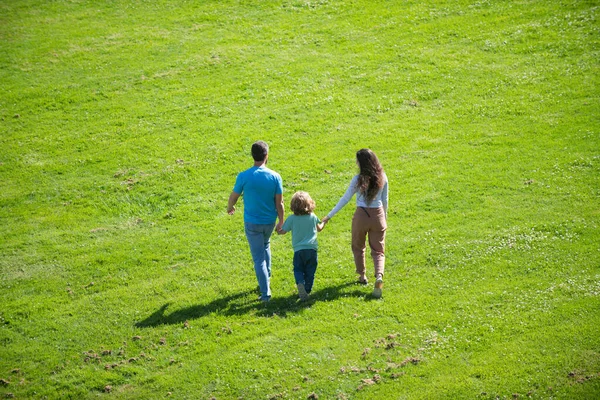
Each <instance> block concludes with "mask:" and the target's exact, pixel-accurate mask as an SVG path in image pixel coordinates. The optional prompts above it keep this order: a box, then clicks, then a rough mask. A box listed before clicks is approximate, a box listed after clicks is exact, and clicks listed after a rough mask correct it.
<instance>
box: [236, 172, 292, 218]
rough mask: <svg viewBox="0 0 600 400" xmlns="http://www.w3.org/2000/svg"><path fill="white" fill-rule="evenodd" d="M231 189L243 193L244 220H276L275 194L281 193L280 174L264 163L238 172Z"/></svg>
mask: <svg viewBox="0 0 600 400" xmlns="http://www.w3.org/2000/svg"><path fill="white" fill-rule="evenodd" d="M233 191H234V192H236V193H238V194H243V195H244V221H246V222H250V223H251V224H272V223H274V222H275V221H276V220H277V208H276V207H275V195H278V194H283V185H282V183H281V176H279V174H278V173H277V172H275V171H273V170H271V169H269V168H267V167H265V166H264V165H263V166H261V167H252V168H250V169H247V170H245V171H243V172H240V173H239V174H238V176H237V178H236V180H235V186H234V187H233Z"/></svg>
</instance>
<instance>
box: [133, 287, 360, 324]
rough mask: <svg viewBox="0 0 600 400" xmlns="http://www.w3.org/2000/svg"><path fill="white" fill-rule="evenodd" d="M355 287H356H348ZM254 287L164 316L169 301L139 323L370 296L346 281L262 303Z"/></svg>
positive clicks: (283, 312)
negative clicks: (307, 297)
mask: <svg viewBox="0 0 600 400" xmlns="http://www.w3.org/2000/svg"><path fill="white" fill-rule="evenodd" d="M350 287H355V289H353V290H348V288H350ZM256 295H257V292H256V291H255V290H247V291H244V292H241V293H236V294H233V295H230V296H227V297H222V298H219V299H216V300H214V301H211V302H210V303H208V304H198V305H195V306H191V307H186V308H182V309H179V310H175V311H173V312H172V313H170V314H168V315H165V313H166V311H167V308H168V307H169V305H170V303H166V304H164V305H163V306H162V307H160V308H159V309H158V310H156V311H155V312H154V313H152V314H151V315H150V316H148V317H147V318H146V319H144V320H142V321H139V322H136V324H135V326H137V327H139V328H148V327H155V326H160V325H173V324H181V323H184V322H185V321H189V320H193V319H197V318H202V317H204V316H206V315H209V314H220V315H227V316H234V315H244V314H247V313H249V312H250V311H252V310H256V315H259V316H272V315H274V314H276V315H278V316H280V317H286V316H287V314H288V313H298V312H302V311H303V310H304V309H306V308H308V307H310V306H312V305H313V304H314V303H315V302H317V301H331V300H335V299H338V298H340V297H363V298H366V299H368V298H370V295H369V294H367V293H366V292H365V291H364V289H363V290H359V289H358V285H357V283H355V282H349V283H343V284H340V285H336V286H330V287H327V288H323V289H320V290H317V291H315V292H313V293H311V295H310V300H308V301H299V300H298V296H297V295H290V296H287V297H273V298H271V301H269V302H268V303H262V302H261V301H259V300H258V299H256V298H255V296H256Z"/></svg>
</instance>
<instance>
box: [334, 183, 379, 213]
mask: <svg viewBox="0 0 600 400" xmlns="http://www.w3.org/2000/svg"><path fill="white" fill-rule="evenodd" d="M383 179H384V183H383V187H382V188H381V190H379V192H377V195H376V196H375V198H374V199H373V200H371V201H370V202H369V201H367V199H366V198H365V195H364V193H362V192H360V191H359V190H358V185H357V183H358V175H355V176H354V177H353V178H352V180H351V181H350V185H349V186H348V189H346V193H344V195H343V196H342V198H341V199H340V201H338V203H337V204H336V206H335V207H333V210H331V211H330V212H329V214H327V217H329V218H333V216H334V215H335V214H337V212H338V211H340V210H341V209H342V208H344V206H345V205H346V204H348V202H349V201H350V199H352V196H354V194H355V193H356V206H357V207H367V208H378V207H383V209H384V211H385V215H386V217H387V210H388V179H387V176H386V175H385V174H383Z"/></svg>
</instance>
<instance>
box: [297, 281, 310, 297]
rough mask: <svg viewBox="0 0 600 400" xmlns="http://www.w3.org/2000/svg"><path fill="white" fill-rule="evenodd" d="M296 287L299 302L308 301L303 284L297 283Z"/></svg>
mask: <svg viewBox="0 0 600 400" xmlns="http://www.w3.org/2000/svg"><path fill="white" fill-rule="evenodd" d="M296 286H297V287H298V296H299V297H300V300H302V301H306V300H308V293H306V289H305V288H304V284H303V283H299V284H298V285H296Z"/></svg>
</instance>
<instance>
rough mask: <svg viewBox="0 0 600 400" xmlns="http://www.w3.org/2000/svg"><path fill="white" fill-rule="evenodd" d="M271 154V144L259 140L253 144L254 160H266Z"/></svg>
mask: <svg viewBox="0 0 600 400" xmlns="http://www.w3.org/2000/svg"><path fill="white" fill-rule="evenodd" d="M267 154H269V145H268V144H266V143H265V142H263V141H262V140H259V141H258V142H255V143H254V144H253V145H252V158H254V161H264V160H265V158H267Z"/></svg>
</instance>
